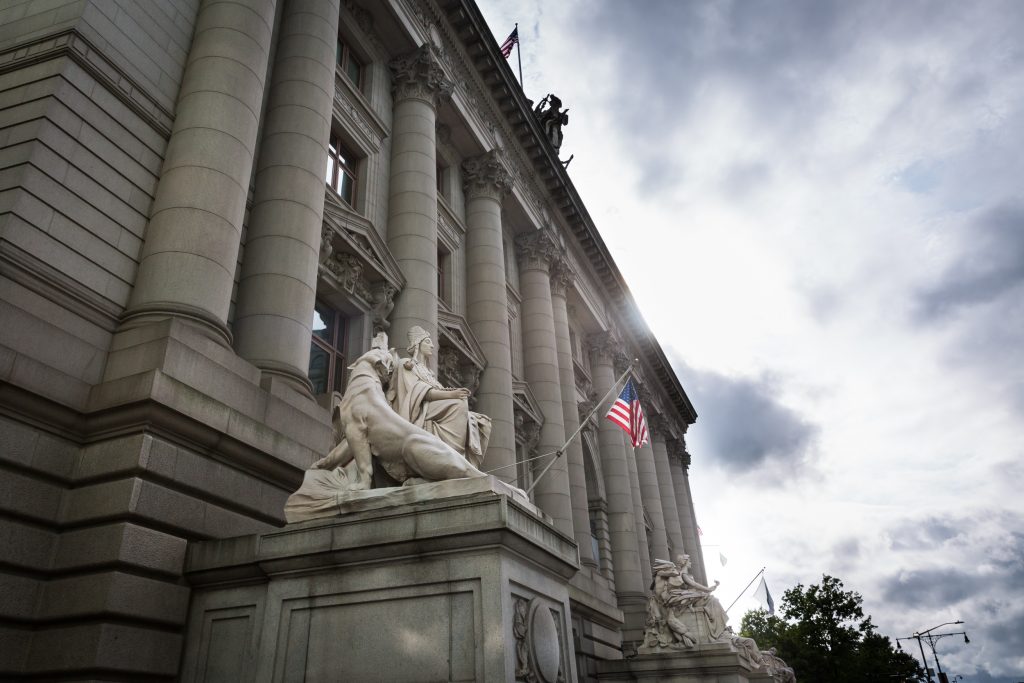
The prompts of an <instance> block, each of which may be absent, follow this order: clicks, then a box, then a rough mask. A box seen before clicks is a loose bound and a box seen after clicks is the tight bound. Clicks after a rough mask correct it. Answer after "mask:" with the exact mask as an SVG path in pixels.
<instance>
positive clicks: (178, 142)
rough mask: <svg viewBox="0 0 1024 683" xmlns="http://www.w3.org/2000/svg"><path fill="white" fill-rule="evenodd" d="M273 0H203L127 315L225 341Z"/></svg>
mask: <svg viewBox="0 0 1024 683" xmlns="http://www.w3.org/2000/svg"><path fill="white" fill-rule="evenodd" d="M275 4H276V2H275V0H230V1H229V0H203V2H202V4H201V5H200V8H199V14H198V16H197V18H196V27H195V35H194V37H193V39H192V48H191V50H190V51H189V56H188V62H187V64H186V66H185V73H184V76H183V78H182V82H181V90H180V92H179V95H178V104H177V107H176V112H175V117H174V127H173V129H172V131H171V137H170V140H169V141H168V143H167V150H166V152H165V154H164V165H163V170H162V171H161V174H160V182H159V184H158V185H157V189H156V195H155V197H154V198H153V207H152V210H151V213H150V219H149V225H148V227H147V228H146V241H145V243H144V244H143V246H142V253H141V255H140V258H139V269H138V273H137V275H136V278H135V288H134V289H133V290H132V295H131V299H130V301H129V305H128V310H127V311H126V314H125V316H124V322H125V325H126V326H128V327H131V326H135V325H139V324H145V323H146V322H149V321H152V320H158V319H162V318H167V317H168V316H178V317H181V318H184V319H187V320H189V321H190V322H192V323H194V324H197V325H198V326H199V327H200V328H201V329H203V330H204V331H205V332H206V333H207V334H209V335H210V336H211V337H213V338H215V339H217V340H218V341H219V342H221V343H223V344H230V341H231V335H230V333H229V332H228V329H227V317H228V308H229V306H230V303H231V289H232V286H233V283H234V277H235V266H236V263H237V261H238V250H239V243H240V238H241V232H242V220H243V217H244V214H245V200H246V195H247V193H248V191H249V180H250V178H251V176H252V168H253V153H254V150H255V145H256V135H257V131H258V129H259V119H260V108H261V106H262V104H263V87H264V79H265V78H266V73H267V66H268V60H269V54H270V40H271V35H272V33H273V25H274V12H275Z"/></svg>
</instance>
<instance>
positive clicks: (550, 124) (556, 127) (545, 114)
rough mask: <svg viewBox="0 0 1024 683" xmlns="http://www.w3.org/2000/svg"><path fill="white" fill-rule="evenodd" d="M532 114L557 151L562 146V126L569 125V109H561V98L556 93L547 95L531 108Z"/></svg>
mask: <svg viewBox="0 0 1024 683" xmlns="http://www.w3.org/2000/svg"><path fill="white" fill-rule="evenodd" d="M545 105H547V106H546V107H545ZM533 115H534V116H535V117H536V119H537V122H538V123H539V124H540V127H541V128H542V129H543V130H544V135H545V136H546V137H547V139H548V140H549V141H550V142H551V146H552V147H554V148H555V151H556V152H557V151H558V150H559V149H561V148H562V126H567V125H569V110H568V109H562V100H560V99H559V98H558V97H557V96H556V95H548V96H547V97H545V98H544V99H543V100H541V101H540V102H539V103H538V104H537V106H536V107H534V108H533Z"/></svg>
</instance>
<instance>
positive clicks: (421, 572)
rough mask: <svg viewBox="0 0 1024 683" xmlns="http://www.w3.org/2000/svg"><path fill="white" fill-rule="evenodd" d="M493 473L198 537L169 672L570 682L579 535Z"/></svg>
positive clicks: (212, 677) (258, 677)
mask: <svg viewBox="0 0 1024 683" xmlns="http://www.w3.org/2000/svg"><path fill="white" fill-rule="evenodd" d="M488 481H493V480H491V478H487V479H465V480H452V481H449V482H445V484H446V488H445V493H446V494H447V496H446V497H444V498H433V499H430V500H422V501H419V502H412V503H408V504H403V505H394V506H390V507H379V508H376V509H372V510H363V511H358V512H351V513H349V514H346V515H343V516H340V517H334V518H331V519H321V520H313V521H309V522H300V523H296V524H290V525H288V526H287V527H285V528H283V529H281V530H279V531H274V532H271V533H266V534H261V535H255V536H243V537H238V538H233V539H226V540H220V541H204V542H201V543H196V544H194V545H193V546H191V547H190V548H189V553H188V559H187V564H186V578H187V579H188V580H189V582H190V583H191V584H192V586H193V594H192V604H191V608H190V613H189V621H188V630H187V640H186V644H185V656H184V660H183V666H182V672H181V679H180V680H182V681H189V682H191V681H223V680H244V681H250V680H251V681H311V682H312V681H339V680H346V681H361V680H386V681H423V680H449V681H473V680H480V681H482V680H486V681H514V680H515V679H516V678H517V677H520V676H522V677H525V676H527V675H532V676H533V677H534V679H535V680H538V681H546V682H547V683H555V681H557V680H558V679H559V678H560V677H561V678H563V679H564V680H566V681H573V680H576V672H575V661H574V657H573V640H572V630H571V627H570V621H569V595H568V580H569V578H570V577H571V576H572V575H573V574H574V573H575V572H576V570H577V569H578V567H579V565H578V555H577V550H576V545H575V543H574V542H573V540H572V539H571V538H569V537H567V536H565V535H564V534H562V533H561V532H559V531H558V530H557V529H555V528H554V527H553V526H552V525H551V524H550V523H548V522H547V521H546V520H545V519H544V518H543V517H542V516H540V515H538V514H535V513H534V512H533V510H531V509H530V507H527V506H526V505H523V504H521V503H520V502H519V501H517V500H515V499H513V498H512V497H511V496H509V495H507V494H506V493H505V491H504V489H502V488H501V487H498V486H494V485H488V484H487V482H488ZM497 483H499V484H500V482H497Z"/></svg>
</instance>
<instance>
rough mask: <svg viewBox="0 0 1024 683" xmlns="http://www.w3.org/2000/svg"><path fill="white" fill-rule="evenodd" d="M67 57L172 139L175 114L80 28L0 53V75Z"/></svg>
mask: <svg viewBox="0 0 1024 683" xmlns="http://www.w3.org/2000/svg"><path fill="white" fill-rule="evenodd" d="M65 56H66V57H68V58H69V59H71V61H73V62H74V63H75V64H77V65H78V66H79V67H81V68H82V69H83V70H85V72H86V73H88V74H89V75H90V76H91V77H92V78H93V79H95V80H96V82H97V83H99V84H100V85H101V86H103V88H105V89H106V90H107V92H109V93H110V94H111V95H113V96H114V97H115V98H117V99H118V100H120V101H121V104H123V105H124V106H126V107H128V109H130V110H131V111H132V112H133V113H134V114H136V115H137V116H138V117H139V118H140V119H141V120H142V121H144V122H145V123H146V124H148V125H149V126H150V127H151V128H153V130H155V131H156V132H157V133H159V134H160V135H161V136H162V137H163V138H165V139H166V138H170V137H171V128H172V126H173V125H174V114H172V113H171V112H170V110H168V109H167V107H165V106H164V105H163V104H161V103H160V102H159V101H158V100H157V98H155V97H153V96H152V95H151V94H150V88H147V87H145V86H143V85H142V84H141V83H139V82H138V81H137V80H136V79H135V78H134V77H132V76H131V75H129V74H128V72H126V71H125V70H124V69H122V68H121V67H120V66H118V65H117V64H116V63H115V62H114V61H112V60H110V59H108V58H107V57H106V55H105V54H104V53H103V51H102V50H99V49H97V48H96V46H95V45H93V43H92V42H91V41H90V40H89V39H87V38H86V37H85V36H84V35H82V34H81V33H80V32H79V31H78V29H74V28H72V29H68V30H66V31H61V32H59V33H51V34H48V35H45V36H43V37H41V38H33V39H31V40H27V41H24V42H21V43H17V44H15V45H11V46H10V47H8V48H6V49H4V50H3V51H0V74H5V73H7V72H9V71H13V70H15V69H21V68H24V67H26V66H29V65H31V64H38V63H40V62H46V61H49V60H52V59H58V58H60V57H65Z"/></svg>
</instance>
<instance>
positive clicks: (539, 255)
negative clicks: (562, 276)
mask: <svg viewBox="0 0 1024 683" xmlns="http://www.w3.org/2000/svg"><path fill="white" fill-rule="evenodd" d="M516 248H517V254H518V256H519V293H520V296H521V297H522V304H521V313H520V317H521V318H522V321H523V323H522V325H523V327H522V333H523V356H524V359H523V360H524V371H525V375H526V381H527V382H528V383H529V385H530V389H532V390H533V395H534V396H535V397H536V398H537V403H538V405H539V407H540V410H541V412H542V413H543V415H544V424H543V426H542V427H541V431H540V443H539V444H538V446H537V450H538V452H539V453H548V452H550V451H555V450H557V449H559V448H561V447H562V445H563V444H564V443H565V418H564V416H563V411H562V388H561V384H560V382H559V375H558V357H557V355H556V351H555V321H554V313H553V310H552V303H551V278H550V269H551V265H552V264H553V263H555V262H556V261H557V260H558V259H559V258H560V254H559V251H558V246H557V245H556V244H555V242H554V240H553V239H552V238H551V236H550V235H549V234H548V233H547V232H546V231H544V230H537V231H534V232H531V233H527V234H523V235H520V236H519V237H518V238H516ZM554 457H555V456H553V455H552V456H549V457H547V458H542V459H540V460H538V461H537V462H536V465H535V471H536V472H538V473H539V472H541V471H542V470H543V469H544V468H545V467H547V465H548V463H549V462H550V461H551V459H552V458H554ZM534 490H535V492H536V494H535V499H536V501H537V504H538V505H539V506H540V508H541V509H542V510H544V512H546V513H548V514H549V515H551V517H552V518H553V519H554V520H555V525H556V526H557V527H558V529H559V530H560V531H562V532H563V533H565V534H567V535H569V536H575V530H574V528H573V519H572V503H571V501H570V498H569V472H568V468H567V465H566V459H565V457H564V456H563V457H560V458H557V459H556V460H555V463H554V465H553V466H552V467H551V470H550V471H549V472H548V473H547V474H546V475H544V478H543V479H541V480H540V483H538V484H537V488H536V489H534Z"/></svg>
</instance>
